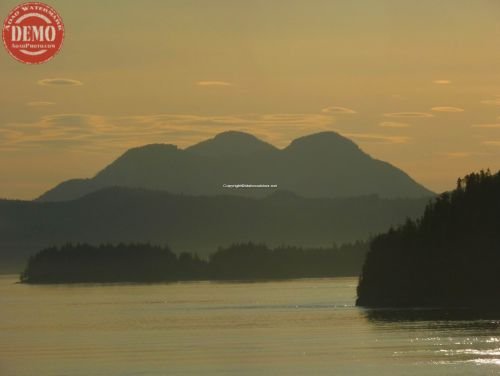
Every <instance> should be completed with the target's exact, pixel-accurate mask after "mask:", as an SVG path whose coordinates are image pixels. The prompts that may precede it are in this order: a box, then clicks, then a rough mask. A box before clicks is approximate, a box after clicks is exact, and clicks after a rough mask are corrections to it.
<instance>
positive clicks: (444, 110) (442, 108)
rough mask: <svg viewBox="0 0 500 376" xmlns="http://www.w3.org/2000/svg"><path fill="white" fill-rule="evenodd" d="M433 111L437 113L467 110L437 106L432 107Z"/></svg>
mask: <svg viewBox="0 0 500 376" xmlns="http://www.w3.org/2000/svg"><path fill="white" fill-rule="evenodd" d="M431 111H435V112H464V111H465V110H464V109H463V108H460V107H450V106H437V107H432V108H431Z"/></svg>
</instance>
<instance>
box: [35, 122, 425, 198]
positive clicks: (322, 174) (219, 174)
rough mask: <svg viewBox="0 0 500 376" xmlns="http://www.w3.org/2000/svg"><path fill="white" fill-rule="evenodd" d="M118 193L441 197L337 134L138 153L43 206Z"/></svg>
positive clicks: (61, 189) (233, 135) (230, 139)
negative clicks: (279, 143)
mask: <svg viewBox="0 0 500 376" xmlns="http://www.w3.org/2000/svg"><path fill="white" fill-rule="evenodd" d="M224 184H256V185H259V184H269V185H272V184H275V185H277V188H240V189H234V188H233V189H231V188H225V187H223V185H224ZM114 186H120V187H131V188H143V189H151V190H161V191H168V192H169V193H173V194H186V195H221V194H226V195H240V196H248V197H263V196H268V195H269V194H271V193H273V192H274V191H276V190H279V191H289V192H293V193H295V194H297V195H299V196H303V197H308V198H318V197H324V198H327V197H328V198H337V197H354V196H365V195H378V196H380V197H383V198H416V197H423V196H430V195H433V193H432V192H431V191H429V190H428V189H426V188H425V187H423V186H422V185H420V184H418V183H417V182H415V181H414V180H413V179H412V178H411V177H410V176H408V175H407V174H406V173H405V172H403V171H402V170H400V169H398V168H396V167H394V166H392V165H391V164H389V163H387V162H383V161H380V160H377V159H374V158H372V157H370V156H369V155H368V154H366V153H365V152H363V151H362V150H361V149H360V148H359V147H358V146H357V145H356V144H355V143H354V142H352V141H351V140H349V139H347V138H345V137H343V136H341V135H339V134H337V133H335V132H321V133H316V134H313V135H309V136H304V137H300V138H297V139H295V140H294V141H292V143H291V144H290V145H288V146H287V147H286V148H284V149H278V148H276V147H274V146H273V145H271V144H269V143H266V142H264V141H262V140H259V139H258V138H256V137H254V136H252V135H250V134H247V133H243V132H236V131H229V132H224V133H220V134H218V135H217V136H215V137H214V138H212V139H208V140H206V141H202V142H200V143H198V144H196V145H193V146H190V147H188V148H186V149H179V148H177V146H175V145H168V144H152V145H146V146H143V147H138V148H134V149H130V150H128V151H127V152H125V153H124V154H123V155H122V156H121V157H119V158H118V159H116V160H115V161H114V162H113V163H111V164H110V165H109V166H107V167H106V168H104V169H103V170H102V171H100V172H99V173H97V175H95V176H94V177H93V178H90V179H72V180H68V181H65V182H63V183H61V184H59V185H57V186H56V187H55V188H53V189H51V190H49V191H48V192H46V193H44V194H43V195H42V196H40V197H39V198H38V199H37V200H39V201H66V200H73V199H77V198H79V197H82V196H85V195H87V194H89V193H92V192H95V191H98V190H100V189H103V188H107V187H114Z"/></svg>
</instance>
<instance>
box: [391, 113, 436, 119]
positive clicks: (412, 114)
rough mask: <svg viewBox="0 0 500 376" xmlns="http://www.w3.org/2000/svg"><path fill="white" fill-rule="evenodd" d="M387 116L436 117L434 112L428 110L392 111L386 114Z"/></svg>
mask: <svg viewBox="0 0 500 376" xmlns="http://www.w3.org/2000/svg"><path fill="white" fill-rule="evenodd" d="M384 116H385V117H389V118H431V117H434V115H432V114H428V113H426V112H391V113H387V114H384Z"/></svg>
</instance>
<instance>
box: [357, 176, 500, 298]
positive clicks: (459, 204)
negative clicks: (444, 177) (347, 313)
mask: <svg viewBox="0 0 500 376" xmlns="http://www.w3.org/2000/svg"><path fill="white" fill-rule="evenodd" d="M499 229H500V172H499V173H496V174H492V173H491V172H490V171H489V170H487V171H480V172H478V173H472V174H469V175H467V176H465V178H463V179H458V181H457V186H456V189H455V190H453V191H451V192H446V193H443V194H441V195H440V196H439V197H437V198H436V199H435V200H433V201H432V202H431V203H430V204H429V205H428V206H427V207H426V209H425V211H424V214H423V216H422V217H421V218H420V219H417V220H407V221H406V223H405V224H403V225H401V226H399V227H397V228H392V229H390V230H389V231H388V232H387V233H385V234H381V235H379V236H377V237H375V238H374V239H373V240H372V242H371V245H370V251H369V252H368V254H367V257H366V261H365V264H364V266H363V271H362V275H361V277H360V282H359V285H358V301H357V304H358V305H362V306H378V307H381V306H386V307H387V306H392V307H396V306H397V307H401V306H403V307H409V306H412V307H417V306H418V307H422V306H434V307H437V306H440V307H443V306H444V307H471V306H474V307H475V306H485V305H487V306H493V305H496V306H498V305H499V302H498V301H496V298H495V297H496V296H497V293H498V291H499V288H500V273H499V270H500V231H499Z"/></svg>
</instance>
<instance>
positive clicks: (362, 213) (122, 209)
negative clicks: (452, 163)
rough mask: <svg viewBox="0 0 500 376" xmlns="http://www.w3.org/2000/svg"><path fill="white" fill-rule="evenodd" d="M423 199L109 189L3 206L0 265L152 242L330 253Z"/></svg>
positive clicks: (409, 213) (417, 209)
mask: <svg viewBox="0 0 500 376" xmlns="http://www.w3.org/2000/svg"><path fill="white" fill-rule="evenodd" d="M427 201H428V199H427V198H421V199H381V198H378V197H376V196H364V197H353V198H345V199H305V198H302V197H300V196H297V195H295V194H292V193H290V192H276V193H275V194H272V195H270V196H269V197H266V198H262V199H254V198H244V197H237V196H186V195H172V194H169V193H166V192H162V191H150V190H143V189H129V188H107V189H104V190H101V191H98V192H94V193H92V194H90V195H87V196H85V197H83V198H81V199H78V200H73V201H66V202H50V203H49V202H32V201H7V200H4V201H0V265H2V267H4V268H5V267H6V266H9V265H13V266H14V267H20V266H21V265H22V264H24V262H25V260H26V258H27V257H28V256H29V255H30V254H33V253H34V252H37V251H39V250H40V249H42V248H45V247H48V246H53V245H62V244H64V243H66V242H80V243H81V242H87V243H91V244H100V243H107V242H110V243H119V242H124V243H131V242H151V243H153V244H160V245H163V244H169V245H170V246H171V247H172V248H173V249H175V250H176V251H179V252H181V251H189V252H196V253H198V254H200V255H208V254H209V253H211V252H213V251H214V249H217V247H219V246H227V245H229V244H232V243H239V242H246V241H255V242H264V243H266V244H268V245H269V246H271V247H274V246H277V245H280V244H289V245H292V246H293V245H296V246H303V247H319V246H323V247H329V246H330V245H331V244H332V243H333V242H336V243H337V244H341V243H345V242H352V241H356V240H363V239H367V238H368V237H369V236H371V235H374V234H377V233H380V232H382V231H385V230H387V229H388V228H389V227H390V226H391V225H396V224H398V223H401V222H403V221H404V220H405V218H406V217H416V216H419V215H421V214H422V212H423V209H424V206H425V204H426V203H427ZM11 270H12V268H11ZM18 270H19V269H18Z"/></svg>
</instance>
